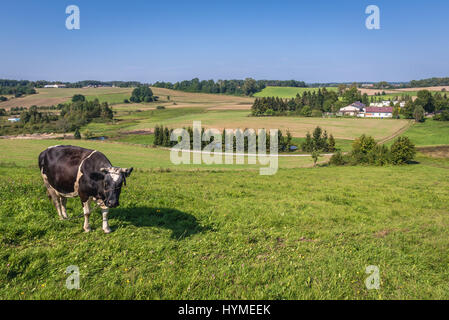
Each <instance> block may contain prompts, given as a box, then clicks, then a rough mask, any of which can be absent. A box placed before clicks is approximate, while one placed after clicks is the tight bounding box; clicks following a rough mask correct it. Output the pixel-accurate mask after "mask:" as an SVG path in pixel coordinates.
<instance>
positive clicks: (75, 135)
mask: <svg viewBox="0 0 449 320" xmlns="http://www.w3.org/2000/svg"><path fill="white" fill-rule="evenodd" d="M74 137H75V139H78V140H79V139H81V133H80V131H79V129H78V128H76V130H75V134H74Z"/></svg>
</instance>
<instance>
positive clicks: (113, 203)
mask: <svg viewBox="0 0 449 320" xmlns="http://www.w3.org/2000/svg"><path fill="white" fill-rule="evenodd" d="M39 169H40V171H41V175H42V179H43V180H44V184H45V186H46V188H47V194H48V197H49V199H50V200H51V201H53V204H54V205H55V207H56V210H57V211H58V215H59V217H60V219H68V217H67V210H66V203H67V198H74V197H78V196H79V197H80V200H81V203H82V205H83V212H84V226H83V229H84V231H85V232H89V231H91V228H90V225H89V216H90V202H91V201H95V202H96V203H97V204H98V205H99V207H100V208H101V209H102V216H103V231H104V232H105V233H110V232H111V229H110V228H109V224H108V213H109V208H115V207H117V206H118V205H119V197H120V193H121V189H122V185H123V184H124V185H126V178H128V177H129V176H130V174H131V172H132V171H133V168H129V169H123V168H118V167H113V166H112V164H111V162H110V161H109V160H108V159H107V158H106V156H105V155H104V154H102V153H101V152H99V151H96V150H90V149H84V148H81V147H76V146H53V147H49V148H47V149H46V150H44V151H43V152H42V153H41V154H40V155H39Z"/></svg>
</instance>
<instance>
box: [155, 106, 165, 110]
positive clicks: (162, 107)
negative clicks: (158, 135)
mask: <svg viewBox="0 0 449 320" xmlns="http://www.w3.org/2000/svg"><path fill="white" fill-rule="evenodd" d="M156 109H157V110H164V109H165V107H164V106H157V107H156Z"/></svg>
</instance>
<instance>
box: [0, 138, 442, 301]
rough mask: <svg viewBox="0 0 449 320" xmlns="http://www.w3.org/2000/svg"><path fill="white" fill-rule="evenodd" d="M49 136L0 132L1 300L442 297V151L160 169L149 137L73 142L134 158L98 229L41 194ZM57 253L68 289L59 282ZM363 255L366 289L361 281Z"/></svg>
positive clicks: (120, 158)
mask: <svg viewBox="0 0 449 320" xmlns="http://www.w3.org/2000/svg"><path fill="white" fill-rule="evenodd" d="M55 142H56V143H55ZM61 142H64V141H53V142H52V141H25V140H23V141H20V140H18V141H13V142H11V141H6V142H5V141H3V140H0V148H1V150H8V151H7V152H2V153H1V154H0V162H1V164H0V177H1V179H0V197H1V199H2V201H1V202H0V298H1V299H193V300H196V299H448V298H449V289H448V286H447V279H448V277H449V270H448V268H447V265H448V263H449V256H448V255H447V248H448V247H449V229H448V225H449V215H448V214H447V213H448V211H449V170H448V169H449V162H448V160H447V159H440V160H438V161H436V160H431V159H427V158H424V157H422V156H420V157H418V159H417V160H418V162H419V163H418V164H415V165H409V166H399V167H392V166H387V167H362V166H357V167H317V168H290V169H288V168H284V167H281V169H280V170H279V171H278V173H277V174H276V175H274V176H260V175H259V173H258V171H257V170H254V169H253V168H246V169H245V168H243V169H242V167H240V168H239V167H236V166H234V167H229V168H226V169H223V170H222V169H221V167H215V168H211V169H209V170H191V169H190V168H189V167H183V168H179V169H178V170H173V171H170V172H167V171H165V170H148V169H158V168H159V167H160V166H161V165H164V166H167V164H166V160H165V159H164V158H163V156H162V150H153V149H149V148H142V147H138V146H129V145H122V144H119V143H101V142H85V141H80V142H79V144H80V145H83V146H86V147H94V148H98V149H99V150H101V151H103V152H105V154H107V155H108V156H109V157H110V158H111V160H112V161H113V163H114V164H117V165H122V166H131V165H134V166H135V167H137V168H138V169H137V171H136V172H134V173H133V174H132V176H131V177H130V178H128V186H127V187H126V188H124V189H123V192H122V195H121V206H120V207H119V208H116V209H112V210H111V213H110V225H111V228H112V230H113V232H112V233H111V234H108V235H105V234H104V233H103V231H102V230H101V215H100V212H99V211H98V209H96V210H95V211H94V213H93V214H92V215H91V225H92V232H91V233H84V232H83V230H82V219H75V220H72V221H60V220H59V219H58V217H57V214H56V211H55V209H54V208H53V206H52V205H51V203H50V201H49V200H48V198H47V196H46V194H45V188H44V186H43V183H42V179H41V177H40V174H39V170H38V168H37V161H36V157H37V154H38V153H39V152H40V151H41V149H43V148H44V147H46V146H47V145H49V144H51V143H53V144H57V143H61ZM67 142H73V141H67ZM12 162H14V163H15V164H13V163H12ZM139 169H140V170H139ZM142 169H147V170H142ZM68 212H69V215H70V216H75V215H79V214H80V213H81V212H82V207H81V204H80V203H79V200H77V199H70V200H69V202H68ZM70 265H76V266H78V267H79V270H80V289H79V290H68V289H66V287H65V283H66V278H67V277H68V275H67V274H65V270H66V268H67V267H68V266H70ZM370 265H375V266H378V268H379V270H380V289H379V290H368V289H367V288H366V287H365V280H366V278H367V277H368V274H366V273H365V270H366V267H367V266H370Z"/></svg>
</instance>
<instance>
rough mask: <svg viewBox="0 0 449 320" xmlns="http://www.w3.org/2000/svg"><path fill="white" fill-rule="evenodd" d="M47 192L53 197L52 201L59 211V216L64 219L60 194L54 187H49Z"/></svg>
mask: <svg viewBox="0 0 449 320" xmlns="http://www.w3.org/2000/svg"><path fill="white" fill-rule="evenodd" d="M47 192H48V197H49V198H50V199H51V201H52V202H53V204H54V206H55V208H56V211H58V215H59V218H60V219H61V220H63V219H64V216H63V215H62V210H61V202H60V201H59V196H58V195H57V194H56V192H55V191H54V190H52V189H47Z"/></svg>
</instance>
